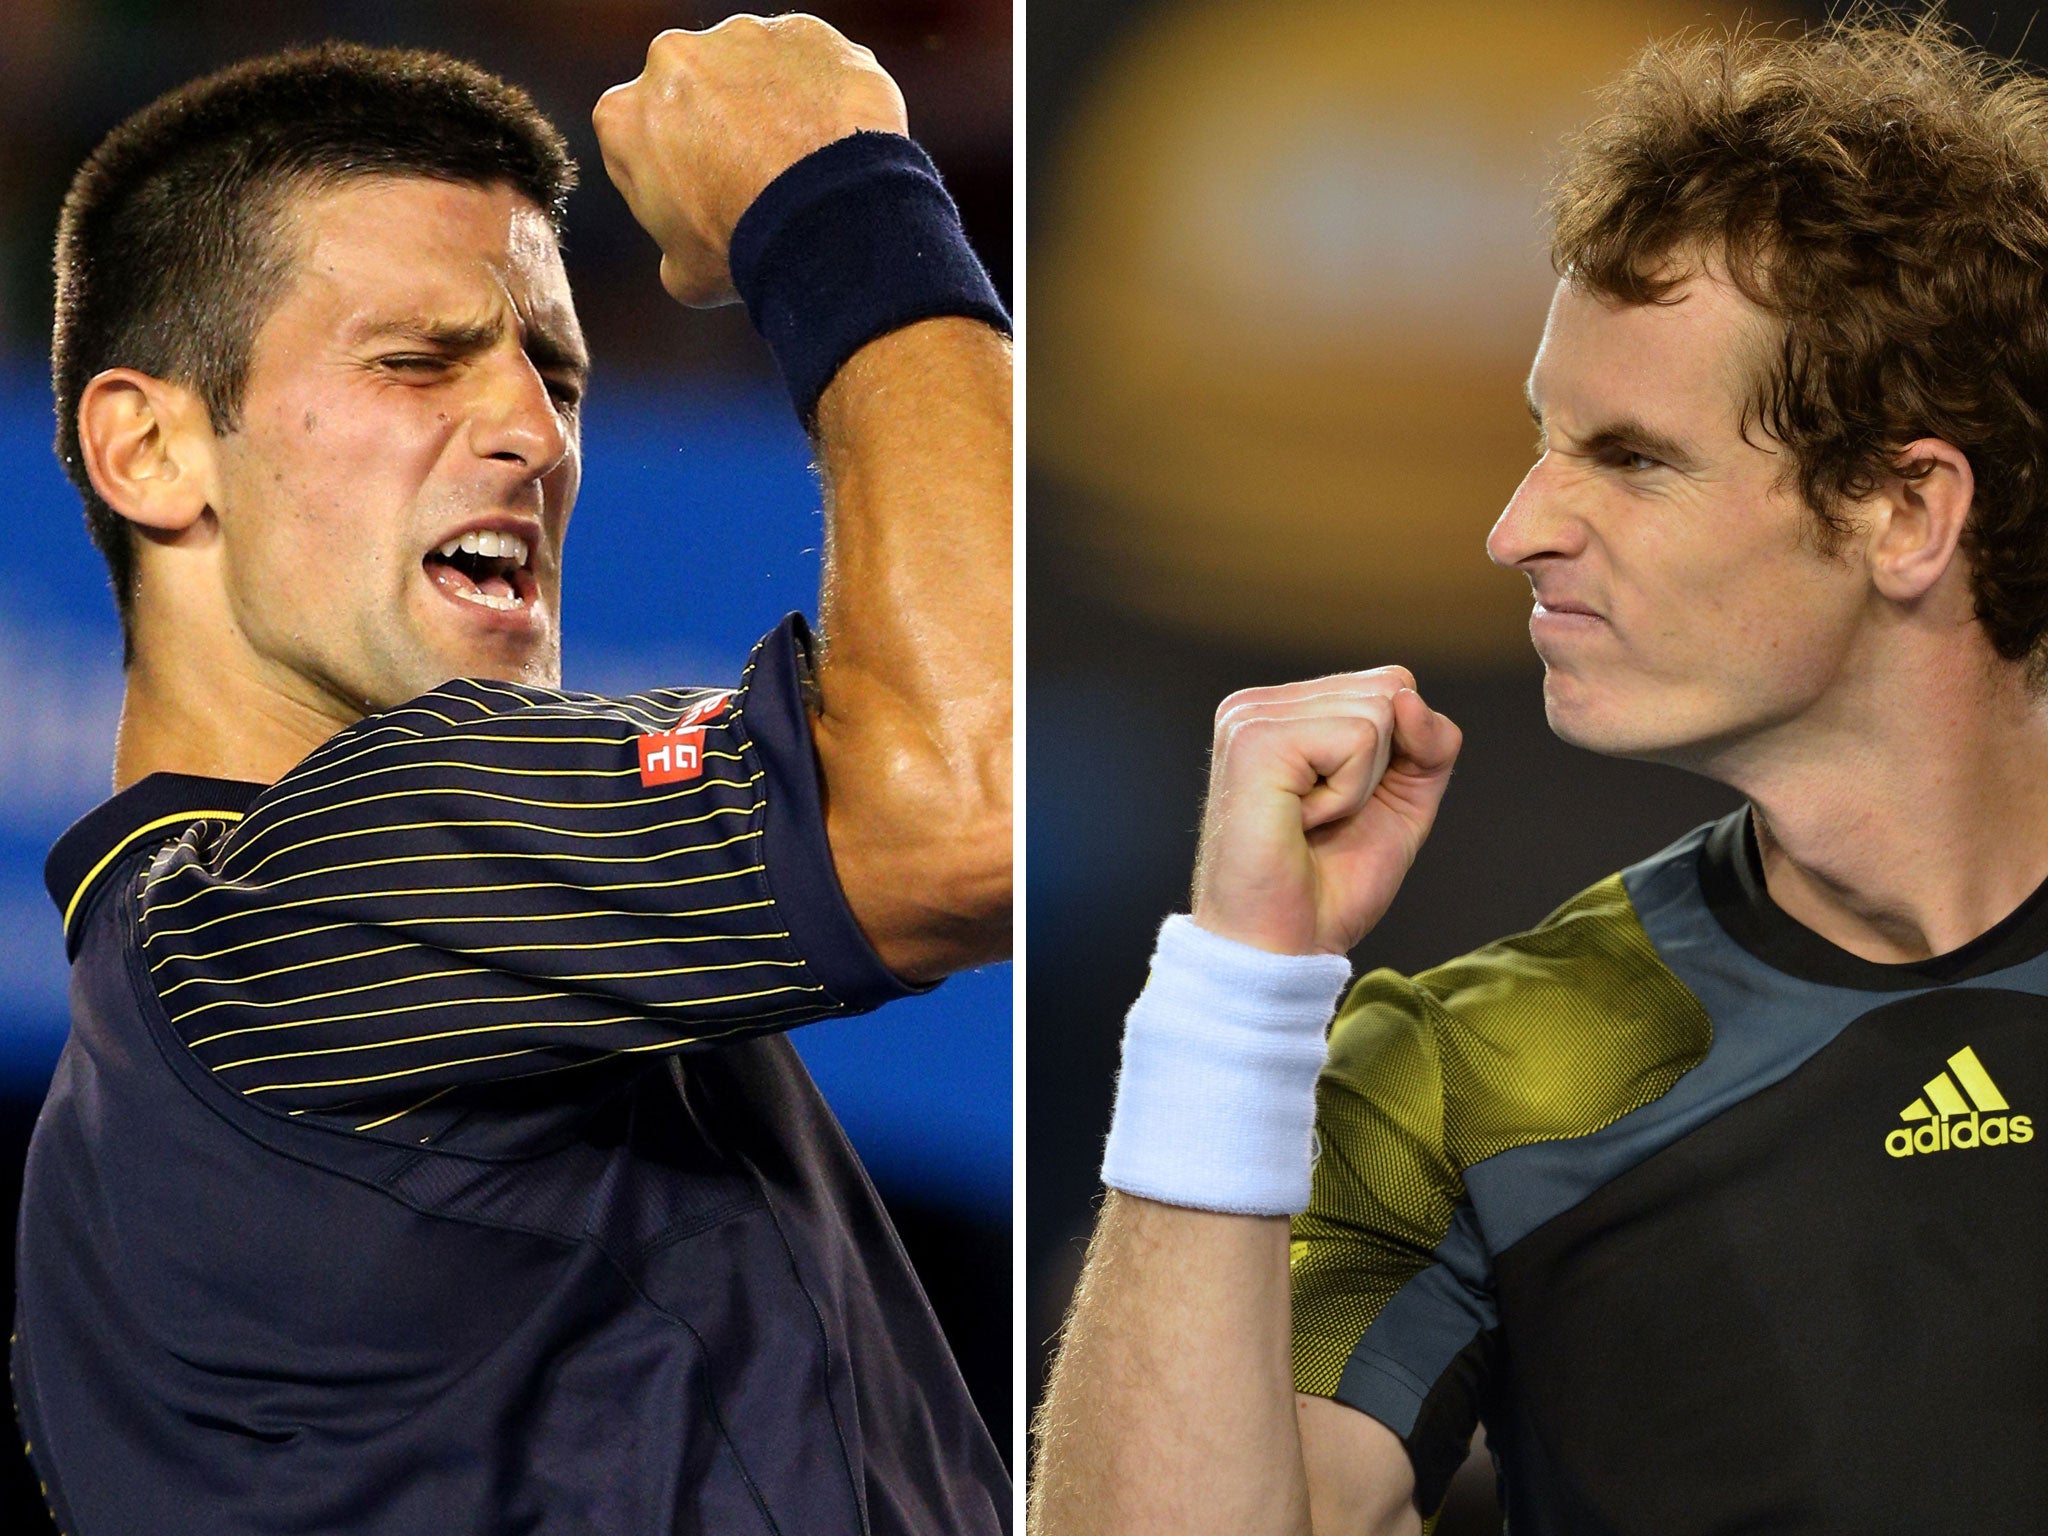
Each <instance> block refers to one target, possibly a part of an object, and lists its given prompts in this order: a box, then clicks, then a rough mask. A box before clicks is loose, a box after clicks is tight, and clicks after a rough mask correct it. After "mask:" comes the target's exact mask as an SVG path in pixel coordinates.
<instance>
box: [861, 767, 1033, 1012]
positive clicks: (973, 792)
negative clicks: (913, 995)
mask: <svg viewBox="0 0 2048 1536" xmlns="http://www.w3.org/2000/svg"><path fill="white" fill-rule="evenodd" d="M886 758H887V760H886V761H884V762H881V763H877V760H876V757H875V756H873V755H869V756H867V757H866V759H865V761H866V764H867V768H866V771H863V772H854V773H848V774H844V775H834V774H833V773H832V772H831V771H830V768H831V758H830V757H827V759H826V763H827V773H826V828H827V834H828V836H829V838H830V841H831V844H832V856H833V860H834V862H835V864H836V865H837V867H838V871H839V879H840V885H841V888H842V889H843V890H844V891H845V893H846V899H847V904H848V905H849V906H850V907H851V908H852V909H853V915H854V917H855V919H856V920H857V921H858V922H859V923H860V925H861V928H862V931H863V932H865V933H866V935H867V937H868V941H869V943H870V944H872V945H873V946H874V949H875V952H876V954H877V955H878V956H880V958H881V960H882V963H883V964H884V965H886V966H887V967H888V968H889V969H890V970H891V971H892V972H893V973H895V974H896V975H897V976H899V977H901V978H902V979H903V980H905V981H907V982H911V983H914V984H924V983H928V982H935V981H938V980H940V979H941V978H942V977H945V976H948V975H951V974H952V973H953V972H955V971H962V970H968V969H971V968H972V967H974V966H978V965H988V964H991V963H993V962H995V961H998V960H1005V959H1008V958H1009V955H1010V951H1011V947H1012V940H1011V911H1012V906H1013V900H1014V890H1015V880H1016V873H1015V866H1016V860H1015V849H1014V838H1015V815H1014V793H1013V790H1012V786H1011V768H1010V750H1009V742H1008V739H1007V737H1005V738H1004V739H1003V740H1002V741H1001V742H1000V743H996V744H992V745H991V747H990V749H989V750H987V751H978V752H974V753H963V754H939V753H932V752H911V751H905V752H898V753H890V754H887V755H886Z"/></svg>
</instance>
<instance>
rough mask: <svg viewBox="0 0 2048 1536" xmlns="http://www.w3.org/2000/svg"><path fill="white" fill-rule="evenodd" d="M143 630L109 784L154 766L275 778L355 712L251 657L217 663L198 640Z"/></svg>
mask: <svg viewBox="0 0 2048 1536" xmlns="http://www.w3.org/2000/svg"><path fill="white" fill-rule="evenodd" d="M144 638H145V637H143V636H141V635H138V636H137V645H136V658H135V660H134V662H133V663H131V665H130V666H129V669H128V680H127V690H126V692H125V694H124V695H123V697H122V701H121V728H120V735H119V737H118V738H117V740H116V743H115V748H114V789H115V790H116V792H118V791H120V790H124V789H126V788H127V787H128V786H129V785H131V784H134V783H136V782H137V781H138V780H141V779H144V778H147V777H148V776H149V775H150V774H152V773H187V774H197V775H200V776H202V777H206V778H215V779H242V780H246V781H248V782H250V783H256V784H274V783H276V782H277V781H278V780H279V779H281V778H283V777H284V776H285V774H287V773H288V772H290V771H291V769H292V768H293V767H294V766H295V765H296V764H297V763H298V762H299V761H300V760H301V759H303V758H304V757H305V756H306V754H307V753H309V752H311V751H312V750H313V749H314V748H315V747H318V746H319V745H320V744H321V743H322V742H324V741H326V740H328V739H329V738H330V737H332V736H333V735H334V734H335V733H336V732H338V731H342V730H345V729H347V728H348V727H349V726H350V725H352V724H354V723H355V719H356V718H358V717H357V716H353V715H350V714H348V713H347V712H346V711H345V710H342V709H340V708H339V706H337V705H336V703H335V702H334V701H333V700H332V699H329V698H326V697H324V696H321V695H318V694H315V693H313V692H312V691H311V690H309V689H307V688H306V687H305V686H304V685H303V684H302V683H300V682H299V680H298V679H295V678H277V677H272V676H269V675H267V673H266V669H265V668H264V667H263V665H262V664H261V663H260V662H258V661H255V660H253V659H244V660H241V661H231V662H227V663H225V664H223V663H222V662H221V661H220V659H219V657H218V655H211V656H209V655H202V654H201V651H202V649H203V648H201V647H198V646H191V647H187V648H183V649H181V648H178V647H172V646H165V645H149V644H145V643H143V642H144Z"/></svg>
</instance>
